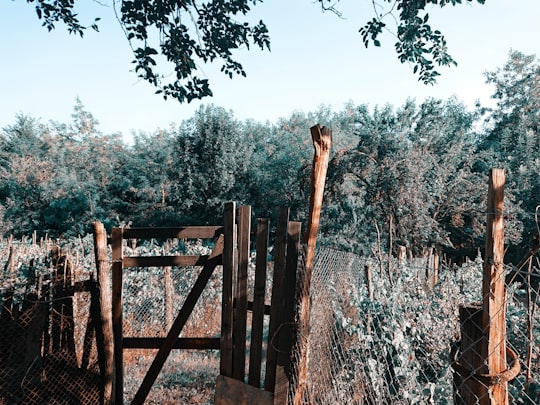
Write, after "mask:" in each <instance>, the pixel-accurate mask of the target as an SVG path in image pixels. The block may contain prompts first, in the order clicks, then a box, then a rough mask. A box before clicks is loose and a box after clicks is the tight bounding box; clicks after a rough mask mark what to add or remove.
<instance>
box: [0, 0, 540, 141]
mask: <svg viewBox="0 0 540 405" xmlns="http://www.w3.org/2000/svg"><path fill="white" fill-rule="evenodd" d="M80 3H81V5H82V8H81V9H80V15H79V16H80V18H81V20H82V21H83V22H90V21H91V20H92V18H93V17H95V16H99V17H101V18H102V21H101V24H100V27H101V32H99V33H95V32H93V31H89V32H88V33H87V34H86V35H85V37H84V38H83V39H81V38H79V37H75V36H73V35H68V34H67V32H66V31H65V29H64V28H63V26H61V25H58V27H57V29H56V30H55V31H53V32H51V33H49V32H47V30H46V29H45V28H42V27H41V24H40V22H39V21H38V19H37V17H36V14H35V11H34V8H33V6H32V5H31V4H27V3H26V1H25V0H15V1H10V0H7V1H6V0H3V1H2V2H0V38H1V40H0V55H1V60H2V63H1V64H0V128H1V127H5V126H6V125H9V124H11V123H13V122H14V119H15V114H17V113H19V112H22V113H25V114H29V115H31V116H33V117H36V118H40V119H41V121H42V122H44V123H46V122H48V121H49V120H56V121H60V122H63V123H69V122H70V121H71V116H70V115H71V113H72V111H73V105H74V102H75V98H76V97H79V98H80V99H81V100H82V102H83V104H84V105H85V107H86V109H87V110H88V111H90V112H91V113H92V114H93V115H94V116H95V118H96V119H97V120H98V121H99V122H100V129H101V130H102V131H103V132H105V133H113V132H122V133H123V135H124V136H125V137H126V139H128V138H129V135H130V133H131V131H132V130H142V131H147V132H153V131H155V130H157V129H158V128H161V129H167V128H169V127H170V125H171V123H173V122H174V123H180V122H181V121H182V120H184V119H186V118H189V117H191V116H192V115H193V112H194V110H195V109H197V108H198V107H199V106H200V105H201V103H204V104H208V103H213V104H216V105H219V106H222V107H225V108H227V109H230V110H233V111H234V113H235V116H236V117H237V118H239V119H247V118H253V119H256V120H259V121H266V120H270V121H271V122H274V121H276V120H277V119H278V118H279V117H287V116H289V115H290V113H291V112H293V111H297V110H301V111H305V112H308V111H312V110H315V109H316V108H317V107H318V106H320V105H321V104H324V105H330V106H332V108H333V109H334V110H340V109H341V108H342V107H343V105H344V104H345V103H346V102H348V101H353V102H354V103H357V104H360V103H368V104H370V105H371V106H373V105H376V104H385V103H391V104H393V105H396V106H397V105H401V104H402V103H404V102H405V100H406V99H407V98H415V99H416V100H417V101H421V100H423V99H425V98H426V97H437V98H448V97H450V96H452V95H456V96H457V97H458V99H460V100H462V101H464V102H465V103H466V104H468V105H470V106H472V105H473V104H474V101H475V100H476V99H480V100H481V101H482V102H483V103H489V96H490V94H491V91H492V90H491V88H490V87H488V86H487V85H485V84H484V77H483V72H485V71H487V70H490V71H491V70H495V69H496V68H498V67H501V66H502V65H503V64H504V63H505V62H506V60H507V57H508V52H509V50H510V49H511V48H512V49H516V50H519V51H521V52H523V53H526V54H536V55H537V56H540V22H539V21H540V1H539V0H487V1H486V4H485V5H483V6H482V5H479V4H477V3H471V4H465V5H461V6H457V7H454V8H453V7H448V8H445V9H442V10H440V9H438V8H437V9H434V10H432V12H430V14H431V19H432V25H433V26H436V27H437V28H440V29H441V31H443V33H445V34H446V37H447V40H448V45H449V48H450V51H451V54H452V55H453V56H454V58H455V59H456V60H457V62H458V63H459V65H458V66H457V67H455V68H451V69H442V71H441V73H442V77H440V78H439V80H438V84H437V85H435V86H425V85H423V84H421V83H419V82H418V81H417V78H416V76H413V74H412V71H411V69H410V67H409V66H407V65H402V64H400V63H399V61H398V60H397V57H396V55H395V53H394V48H393V43H394V40H393V38H392V37H391V36H386V37H385V38H384V39H385V40H384V41H383V44H382V45H383V46H382V47H381V48H369V49H365V48H364V47H363V45H362V42H361V37H360V34H358V29H359V28H360V27H361V26H362V25H363V23H364V22H365V21H367V20H368V19H370V18H371V17H372V9H371V8H370V5H371V1H370V0H341V2H340V3H338V8H339V9H340V10H341V11H342V12H343V15H344V18H345V19H339V18H338V17H336V16H335V15H333V14H332V13H322V12H321V11H320V8H319V6H318V5H317V4H316V3H315V2H314V1H312V0H295V1H291V0H266V1H265V2H264V3H263V4H260V5H258V6H256V7H255V8H254V9H253V12H252V14H251V16H250V18H253V19H261V18H262V19H263V20H264V21H265V22H266V23H267V25H268V27H269V29H270V35H271V40H272V51H271V52H261V51H259V50H257V49H256V48H254V50H252V51H250V52H247V51H242V50H241V51H239V53H238V58H239V60H240V62H242V63H243V65H244V68H245V70H246V71H247V78H243V77H237V78H234V79H233V80H230V79H229V78H228V77H226V76H224V75H223V74H221V73H220V72H219V71H218V69H215V68H213V67H207V68H204V73H205V74H206V75H207V77H208V78H209V79H210V82H211V86H212V88H213V91H214V97H212V98H206V99H204V100H202V101H201V102H199V101H197V102H193V103H191V104H179V103H178V102H176V101H174V100H168V101H164V100H163V99H162V98H161V97H160V96H158V95H154V89H153V88H152V87H151V86H150V85H148V84H146V83H145V82H141V81H138V79H137V77H136V76H135V74H134V73H133V72H131V70H132V64H131V63H130V62H131V60H132V55H131V50H130V48H129V46H128V43H127V41H126V39H125V37H124V35H123V33H122V31H121V29H120V27H119V25H118V23H117V22H116V20H115V17H114V13H113V10H112V8H111V6H107V4H110V3H109V1H104V2H101V3H103V4H105V5H102V4H100V3H98V2H94V1H91V0H80Z"/></svg>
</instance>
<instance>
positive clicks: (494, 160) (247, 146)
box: [0, 52, 540, 257]
mask: <svg viewBox="0 0 540 405" xmlns="http://www.w3.org/2000/svg"><path fill="white" fill-rule="evenodd" d="M486 78H487V81H488V82H489V83H492V84H494V87H495V92H494V95H493V97H494V98H495V99H496V101H497V106H496V107H495V108H493V109H486V108H482V107H481V106H479V107H478V108H477V109H476V110H475V111H468V110H467V109H466V108H465V107H464V106H463V105H462V104H461V103H460V102H459V101H458V100H455V99H449V100H426V101H424V102H422V103H421V104H416V103H415V102H414V101H409V102H407V103H406V104H405V105H403V106H401V107H399V108H394V107H392V106H384V107H376V108H374V109H370V108H368V106H367V105H352V104H350V105H347V106H345V108H344V109H343V110H342V111H339V112H333V111H331V110H329V109H327V108H320V109H319V110H318V111H316V112H313V113H308V114H305V113H294V114H292V115H291V116H290V117H288V118H284V119H281V120H279V121H278V122H277V123H274V124H271V123H268V122H267V123H259V122H254V121H243V122H241V121H239V120H237V119H236V118H235V117H234V114H233V113H232V112H231V111H227V110H225V109H222V108H220V107H216V106H207V107H203V108H201V109H200V110H198V111H197V112H196V114H195V115H194V117H192V118H191V119H188V120H186V121H185V122H183V123H182V124H181V125H180V126H178V127H177V128H172V129H170V130H167V131H159V132H156V133H153V134H145V133H140V134H138V135H135V136H134V140H133V143H132V144H130V145H127V144H125V143H124V142H123V141H122V138H121V137H120V136H119V135H106V134H103V133H101V132H100V131H99V127H98V123H97V122H96V120H95V119H94V117H93V116H92V115H91V114H90V113H89V112H87V111H85V109H84V107H83V105H82V104H81V102H80V101H78V100H77V102H76V105H75V108H74V113H73V120H72V122H71V123H70V124H61V123H54V122H51V123H48V124H43V123H41V122H39V121H38V120H36V119H33V118H31V117H28V116H25V115H19V116H17V117H16V118H15V122H14V123H13V124H12V125H9V126H7V127H5V128H3V130H2V131H1V132H0V146H1V151H0V232H1V233H2V234H4V235H14V236H22V235H28V234H31V233H32V232H34V231H36V232H37V233H38V234H40V235H44V234H48V235H49V236H52V237H62V236H63V237H71V236H74V235H78V234H85V233H87V232H89V230H90V224H91V222H92V221H94V220H100V221H102V222H104V223H105V224H106V226H107V227H109V228H110V227H112V226H118V225H128V224H131V225H133V226H167V225H178V224H191V225H197V224H213V223H219V222H220V221H221V212H222V204H223V202H225V201H229V200H234V201H237V202H239V203H245V204H250V205H252V206H253V207H254V211H255V215H257V216H260V217H266V216H270V217H273V216H274V214H275V208H276V207H277V206H279V205H284V206H288V207H290V208H291V211H292V217H293V218H295V219H298V220H301V221H303V220H305V216H306V211H307V206H308V204H307V202H308V197H309V187H310V184H309V181H310V168H311V159H312V156H313V147H312V145H311V139H310V136H309V128H310V127H311V126H312V125H314V124H316V123H320V124H322V125H326V126H330V127H331V128H332V129H333V135H334V147H333V152H332V154H333V155H332V159H331V162H330V166H329V173H328V180H327V191H326V195H325V203H324V204H325V206H324V212H323V218H322V224H321V232H322V235H321V241H322V242H323V243H325V244H328V245H332V246H335V247H338V248H340V249H346V250H353V251H357V252H359V251H365V252H366V253H367V252H369V251H370V250H371V249H373V247H374V246H375V244H378V243H380V244H381V245H382V248H383V249H387V248H388V245H389V241H390V240H392V244H393V246H396V245H397V244H401V245H405V246H407V247H408V248H409V249H410V250H411V251H412V252H414V253H420V252H421V251H422V249H424V248H426V247H429V246H437V247H440V248H442V249H444V250H445V251H446V252H447V253H448V254H451V255H461V254H468V255H475V254H476V250H477V249H478V248H481V247H482V246H483V235H484V232H485V229H484V223H485V215H486V212H485V206H486V203H485V199H486V190H487V186H486V184H487V182H486V180H487V173H488V170H489V168H490V167H504V168H505V169H506V170H507V189H506V200H505V201H506V214H507V215H506V216H507V222H506V223H507V230H506V235H507V242H508V244H509V245H510V249H509V253H510V256H509V257H511V255H512V254H514V255H515V256H516V257H517V255H519V252H520V249H523V248H526V247H528V246H530V244H531V241H532V238H533V237H534V235H535V234H536V233H537V227H536V224H535V222H534V212H535V208H536V206H537V205H538V204H540V180H539V174H540V153H539V152H540V135H539V125H540V63H539V61H538V60H537V59H536V57H535V56H526V55H523V54H521V53H519V52H511V54H510V58H509V60H508V62H507V64H506V65H505V66H503V67H502V68H500V69H498V70H497V71H495V72H492V73H488V74H487V75H486Z"/></svg>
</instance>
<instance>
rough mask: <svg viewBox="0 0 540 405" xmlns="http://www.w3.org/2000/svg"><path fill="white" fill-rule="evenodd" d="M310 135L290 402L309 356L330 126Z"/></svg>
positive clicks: (299, 397)
mask: <svg viewBox="0 0 540 405" xmlns="http://www.w3.org/2000/svg"><path fill="white" fill-rule="evenodd" d="M310 131H311V138H312V140H313V147H314V148H315V154H314V156H313V168H312V172H311V196H310V202H309V217H308V224H307V229H306V233H305V236H304V243H305V244H306V245H307V251H306V261H305V273H304V274H303V282H302V284H301V286H300V292H299V293H300V297H299V299H300V316H299V321H298V335H297V336H298V350H299V352H300V360H299V364H298V386H297V388H296V392H295V394H294V404H295V405H300V404H302V402H303V400H304V396H305V393H306V389H307V373H308V357H309V340H308V335H309V312H310V307H311V305H310V293H309V290H310V286H311V272H312V270H313V261H314V258H315V246H316V242H317V232H318V230H319V220H320V217H321V207H322V202H323V195H324V184H325V182H326V171H327V169H328V162H329V160H330V149H331V147H332V131H331V130H330V128H327V127H321V126H320V125H315V126H313V127H311V128H310Z"/></svg>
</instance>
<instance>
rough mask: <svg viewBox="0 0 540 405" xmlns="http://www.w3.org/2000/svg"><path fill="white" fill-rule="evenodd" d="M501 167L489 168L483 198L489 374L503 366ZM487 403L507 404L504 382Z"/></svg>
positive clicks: (498, 371) (502, 192) (496, 371)
mask: <svg viewBox="0 0 540 405" xmlns="http://www.w3.org/2000/svg"><path fill="white" fill-rule="evenodd" d="M504 183H505V174H504V170H503V169H491V171H490V174H489V189H488V202H487V234H486V253H485V258H484V275H483V283H482V298H483V314H482V325H483V329H484V331H485V333H486V335H487V347H486V348H485V350H486V352H485V353H483V354H485V356H486V357H485V359H486V365H487V371H488V373H489V374H492V375H493V374H499V373H502V372H503V371H505V370H506V286H505V282H504V281H505V279H504V263H503V261H504V218H503V207H504V204H503V200H504ZM490 390H491V398H492V401H491V404H493V405H507V404H508V383H507V382H501V383H500V384H496V385H494V386H492V387H491V388H490Z"/></svg>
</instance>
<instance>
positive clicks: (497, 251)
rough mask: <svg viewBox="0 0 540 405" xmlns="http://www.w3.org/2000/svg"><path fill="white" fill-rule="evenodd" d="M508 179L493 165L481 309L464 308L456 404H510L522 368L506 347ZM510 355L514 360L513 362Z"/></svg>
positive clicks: (456, 362)
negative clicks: (511, 387)
mask: <svg viewBox="0 0 540 405" xmlns="http://www.w3.org/2000/svg"><path fill="white" fill-rule="evenodd" d="M504 183H505V174H504V170H502V169H492V170H491V172H490V174H489V190H488V203H487V233H486V253H485V258H484V266H483V282H482V305H481V308H479V310H481V313H480V311H479V310H478V309H477V310H475V309H474V308H460V315H461V318H462V319H461V323H462V325H461V328H462V337H461V339H462V341H461V356H460V357H461V358H460V359H459V360H458V359H455V360H454V364H453V366H454V369H455V370H456V372H457V375H456V378H455V382H456V383H457V385H458V386H457V387H456V389H457V390H458V392H457V398H459V399H460V401H461V402H460V401H458V400H457V401H456V404H461V403H463V404H468V403H470V401H472V400H474V401H476V402H475V403H478V404H479V405H508V403H509V402H508V381H510V380H512V379H513V378H515V376H516V375H517V374H518V373H519V369H520V367H519V360H518V359H517V355H516V354H515V352H513V351H512V350H510V349H509V348H507V347H506V319H505V316H506V288H505V278H504V266H503V259H504V223H503V198H504ZM471 310H472V311H473V312H472V313H471ZM474 311H476V312H474ZM478 324H480V325H478ZM507 355H508V356H509V357H510V360H511V361H510V362H509V363H510V365H509V366H508V362H507Z"/></svg>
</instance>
